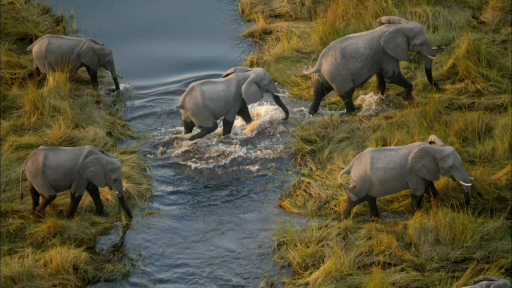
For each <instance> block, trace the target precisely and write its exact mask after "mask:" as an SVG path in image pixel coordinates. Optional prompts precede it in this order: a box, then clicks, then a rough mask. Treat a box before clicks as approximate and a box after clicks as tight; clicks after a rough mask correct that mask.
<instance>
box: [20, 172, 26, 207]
mask: <svg viewBox="0 0 512 288" xmlns="http://www.w3.org/2000/svg"><path fill="white" fill-rule="evenodd" d="M23 172H25V165H23V168H21V172H20V201H23V189H22V186H23V185H22V184H23Z"/></svg>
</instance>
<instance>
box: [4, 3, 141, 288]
mask: <svg viewBox="0 0 512 288" xmlns="http://www.w3.org/2000/svg"><path fill="white" fill-rule="evenodd" d="M1 9H2V14H1V24H2V31H1V37H2V40H1V61H2V63H1V65H2V70H1V78H2V81H1V89H2V93H1V113H2V119H1V125H2V126H1V131H2V162H1V170H2V186H1V194H2V203H1V211H2V212H1V213H2V214H1V215H2V217H1V225H2V249H1V253H2V254H1V255H2V262H1V271H2V273H1V286H2V287H56V286H71V287H79V286H85V285H87V284H90V283H94V282H97V281H99V280H101V279H105V278H107V277H111V276H112V275H117V274H118V273H122V272H123V271H125V270H126V269H129V266H130V265H127V263H125V261H127V259H126V258H125V257H118V256H119V253H118V254H116V255H114V254H112V253H97V252H95V246H96V240H97V238H98V237H99V236H101V235H104V234H106V233H107V232H108V231H110V230H111V229H112V228H114V227H116V226H118V225H119V223H123V222H124V221H125V220H124V218H123V216H122V212H121V210H119V208H118V205H117V201H116V197H115V195H114V193H113V192H110V191H109V190H108V189H107V188H104V189H101V190H100V191H101V196H102V198H103V200H104V203H105V206H106V209H107V210H108V211H109V212H110V216H109V217H107V218H103V217H99V216H95V215H93V211H94V204H93V201H92V199H91V198H90V197H89V196H85V197H84V199H83V200H82V203H81V205H80V206H79V208H78V212H77V214H76V215H75V218H74V219H73V220H68V219H65V217H64V214H65V213H63V211H65V209H66V208H67V206H68V204H69V200H70V199H69V193H62V194H59V195H58V197H57V199H56V200H55V201H54V202H53V203H52V205H51V206H50V207H48V209H47V210H46V217H45V218H44V219H36V218H33V217H32V215H31V214H30V211H31V205H32V204H31V199H30V197H25V198H24V200H23V201H21V202H20V195H19V193H20V190H19V189H20V187H19V185H20V178H19V177H20V168H21V166H22V164H23V161H24V160H25V159H26V157H27V156H28V155H29V154H30V153H31V152H32V151H33V150H35V149H37V148H38V147H39V146H41V145H44V146H84V145H94V146H96V147H97V148H99V149H104V150H107V151H109V152H110V153H111V154H112V155H113V156H114V157H116V158H117V159H118V160H119V161H120V162H121V163H122V164H123V175H124V179H123V184H124V187H125V191H126V196H127V199H128V202H129V203H130V206H132V207H135V206H137V205H139V204H142V203H144V202H145V201H146V200H147V199H148V198H149V197H150V195H151V190H150V183H149V180H148V176H147V175H148V173H147V169H146V167H145V166H144V165H143V164H142V163H141V162H140V161H139V159H138V156H137V155H136V154H135V152H136V151H137V150H136V148H134V147H129V148H126V147H125V148H119V147H117V142H118V140H120V139H123V138H126V137H131V136H134V135H133V134H132V133H131V132H130V131H129V129H128V127H127V123H126V122H123V121H121V120H120V114H119V111H120V109H119V106H118V105H122V99H120V96H117V97H113V96H110V97H111V98H112V99H110V100H109V101H108V102H109V104H107V101H106V96H105V95H104V94H103V93H101V92H98V91H93V90H91V89H90V80H89V79H88V76H87V73H86V72H85V71H80V73H79V74H78V75H76V76H75V77H73V79H70V76H69V73H67V72H66V71H58V72H52V73H49V74H48V77H47V79H46V82H45V83H37V82H36V81H35V77H33V76H34V75H33V71H34V62H33V60H32V55H30V54H29V53H27V52H26V49H27V47H28V46H29V45H30V44H31V43H32V42H33V41H34V40H36V39H37V38H39V37H41V36H43V35H45V34H50V33H51V34H67V33H68V31H69V30H70V29H71V27H69V24H68V18H67V16H65V15H64V14H59V15H55V14H52V12H51V10H50V8H49V7H47V6H44V5H39V4H31V2H30V1H24V0H2V2H1ZM73 29H74V30H76V27H74V28H73ZM114 98H115V99H114ZM23 189H24V193H25V195H27V194H28V193H27V192H28V185H27V184H26V182H25V181H23ZM125 223H126V222H125ZM121 254H122V253H121ZM128 262H129V261H128Z"/></svg>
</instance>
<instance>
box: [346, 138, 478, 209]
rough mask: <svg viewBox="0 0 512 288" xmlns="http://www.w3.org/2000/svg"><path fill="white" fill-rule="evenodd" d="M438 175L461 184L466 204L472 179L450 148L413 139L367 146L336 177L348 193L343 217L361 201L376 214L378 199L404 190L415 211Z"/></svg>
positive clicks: (468, 201)
mask: <svg viewBox="0 0 512 288" xmlns="http://www.w3.org/2000/svg"><path fill="white" fill-rule="evenodd" d="M431 138H432V137H431ZM436 138H437V137H436ZM343 175H350V185H348V184H345V183H344V182H343V181H342V179H341V178H342V176H343ZM441 175H443V176H445V177H450V178H452V180H454V181H458V182H460V183H461V184H462V185H463V187H464V192H465V204H466V205H469V204H470V202H471V185H473V184H472V183H471V180H472V179H473V178H471V177H469V175H468V172H467V171H466V169H465V168H464V165H463V164H462V160H461V158H460V156H459V154H458V153H457V151H455V149H454V148H453V147H451V146H446V145H444V146H437V145H429V144H427V143H424V142H416V143H413V144H409V145H406V146H398V147H384V148H368V149H366V150H365V151H363V152H361V153H360V154H359V155H357V156H356V158H354V160H353V161H352V162H351V163H350V165H348V167H347V168H345V170H343V171H342V172H341V173H340V175H339V177H338V179H339V181H340V182H341V184H343V185H344V186H345V187H346V188H347V190H348V192H349V194H348V196H347V204H346V207H345V210H344V217H345V218H347V217H349V216H350V214H351V212H352V209H353V208H354V206H355V205H357V204H360V203H362V202H364V201H367V202H368V204H369V205H370V209H371V213H372V216H373V217H379V210H378V208H377V198H380V197H385V196H389V195H393V194H396V193H399V192H401V191H403V190H406V189H410V191H411V200H412V201H411V206H412V210H413V212H416V210H417V209H419V208H420V207H421V201H422V199H423V194H425V191H426V190H427V189H431V187H429V186H430V185H431V183H432V182H433V181H437V180H439V178H440V176H441ZM432 186H433V184H432ZM434 189H435V187H434ZM436 193H437V190H436Z"/></svg>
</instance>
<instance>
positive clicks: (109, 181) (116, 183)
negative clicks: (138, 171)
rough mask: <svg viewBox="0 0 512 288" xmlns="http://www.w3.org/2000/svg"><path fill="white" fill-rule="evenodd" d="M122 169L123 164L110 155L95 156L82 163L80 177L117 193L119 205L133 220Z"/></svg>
mask: <svg viewBox="0 0 512 288" xmlns="http://www.w3.org/2000/svg"><path fill="white" fill-rule="evenodd" d="M122 168H123V167H122V165H121V163H120V162H119V161H118V160H117V159H115V158H113V157H111V156H110V155H109V154H105V155H94V156H91V157H89V158H87V159H86V160H85V161H84V162H83V163H82V165H81V166H80V175H81V176H82V177H83V178H85V179H87V180H88V181H90V182H92V183H93V184H94V185H96V186H98V187H105V186H107V187H109V188H110V189H111V190H114V191H116V192H117V198H118V200H119V205H121V207H122V208H123V210H124V211H125V212H126V214H127V215H128V216H129V217H130V218H132V212H131V211H130V208H129V207H128V204H127V203H126V199H125V197H124V189H123V175H122Z"/></svg>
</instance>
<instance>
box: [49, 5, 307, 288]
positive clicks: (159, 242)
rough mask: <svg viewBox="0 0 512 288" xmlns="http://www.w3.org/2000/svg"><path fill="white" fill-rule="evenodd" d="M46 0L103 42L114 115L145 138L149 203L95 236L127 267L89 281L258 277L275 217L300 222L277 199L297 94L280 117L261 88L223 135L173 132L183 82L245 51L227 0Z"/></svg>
mask: <svg viewBox="0 0 512 288" xmlns="http://www.w3.org/2000/svg"><path fill="white" fill-rule="evenodd" d="M46 3H49V4H51V5H52V9H53V10H54V11H58V10H62V11H71V10H73V11H74V17H75V18H74V19H75V20H76V21H77V23H78V25H79V28H80V30H79V34H81V35H84V36H87V37H92V38H95V39H97V40H99V41H101V42H103V43H104V44H105V45H107V46H109V47H110V48H112V50H113V53H114V59H115V63H116V68H117V70H118V71H119V72H120V73H121V75H122V76H123V81H122V85H121V86H122V95H123V97H124V98H125V100H126V111H125V112H124V119H125V120H126V121H128V122H130V126H131V129H132V130H133V131H134V132H136V133H138V134H139V135H140V136H141V137H142V138H144V139H147V140H146V141H145V142H144V144H143V146H142V149H141V151H140V153H141V155H142V157H143V159H144V161H145V162H146V163H147V164H148V165H149V166H150V167H151V171H152V176H153V179H152V184H153V195H154V196H153V199H152V203H151V204H150V205H149V207H145V208H144V209H141V210H138V211H134V212H135V213H134V219H133V223H132V225H131V227H130V229H128V230H127V231H126V229H125V231H123V229H121V228H120V229H117V230H115V231H113V232H112V233H111V234H109V235H107V236H104V237H102V238H101V239H99V241H98V245H97V246H98V247H97V250H98V251H99V252H100V253H106V252H105V251H107V250H108V249H109V248H111V247H112V246H114V245H119V244H120V245H122V246H123V247H124V249H123V250H124V251H127V254H128V255H129V258H131V259H132V260H131V263H132V264H133V268H132V269H130V271H129V272H128V273H127V274H126V275H123V277H119V278H118V279H114V281H113V282H112V281H111V282H103V283H99V284H96V285H95V287H141V286H162V287H258V286H259V285H260V284H261V283H263V282H265V281H266V280H265V279H272V278H274V277H276V275H278V274H279V273H281V272H280V269H279V266H278V265H277V264H276V263H275V261H274V260H273V251H272V250H273V245H274V240H273V232H274V230H275V229H276V227H277V226H278V225H279V224H280V223H281V222H282V221H286V222H290V221H294V222H297V221H303V220H301V219H298V218H296V217H295V216H293V215H290V214H287V213H285V212H284V211H283V210H282V209H280V208H279V207H278V205H277V203H278V197H279V194H280V193H282V192H283V189H284V187H287V185H289V183H290V182H291V181H292V179H291V177H292V176H289V174H288V173H287V171H290V170H291V166H290V164H291V160H292V154H291V153H290V151H291V149H290V148H289V147H290V146H289V145H288V144H289V143H290V137H289V135H290V129H293V125H292V123H291V122H292V119H297V118H299V119H303V118H304V117H305V109H304V107H305V106H306V105H305V103H300V102H296V101H292V100H291V99H290V98H285V99H283V101H284V103H285V104H286V105H287V106H288V108H289V109H290V112H291V117H290V120H288V121H283V120H282V118H283V113H282V111H281V110H280V109H279V108H278V107H277V105H275V104H274V103H273V102H272V100H271V98H270V97H269V96H268V95H266V96H265V98H264V100H263V101H261V102H259V103H256V104H253V105H251V106H250V107H249V108H250V111H251V114H252V117H253V119H254V120H255V121H254V122H253V123H252V124H250V125H249V126H247V125H246V124H245V123H244V122H243V121H242V120H241V119H238V118H237V120H236V122H235V125H234V128H233V132H232V135H231V136H230V137H222V138H221V131H222V130H221V129H218V130H217V131H216V132H215V133H213V134H211V135H209V136H207V137H205V138H204V139H200V140H197V141H194V142H190V141H181V140H177V139H175V138H174V137H173V136H175V135H177V134H180V133H182V131H183V124H182V121H181V114H180V112H179V111H178V110H176V109H175V108H174V107H175V106H176V104H177V103H178V101H179V98H180V96H181V94H182V93H183V91H184V90H185V89H186V88H187V87H188V85H189V84H190V83H192V82H194V81H198V80H202V79H213V78H220V77H221V75H222V73H223V72H225V71H226V70H228V69H229V68H231V67H235V66H239V65H240V64H241V63H243V61H244V57H245V56H246V54H247V51H248V45H247V43H244V42H243V41H242V40H241V39H240V38H239V37H238V36H239V35H240V34H241V32H242V31H243V29H244V25H247V24H245V23H244V22H243V21H242V20H241V19H240V17H239V15H238V5H237V2H235V1H221V0H191V1H183V0H181V1H178V0H175V1H163V0H158V1H135V0H110V1H99V0H96V1H83V0H66V1H58V0H50V1H46ZM196 131H197V130H195V131H194V133H195V132H196ZM132 142H133V141H124V142H123V143H120V144H121V145H128V144H131V143H132ZM287 175H288V176H287ZM128 262H130V261H128ZM281 274H282V273H281Z"/></svg>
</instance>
